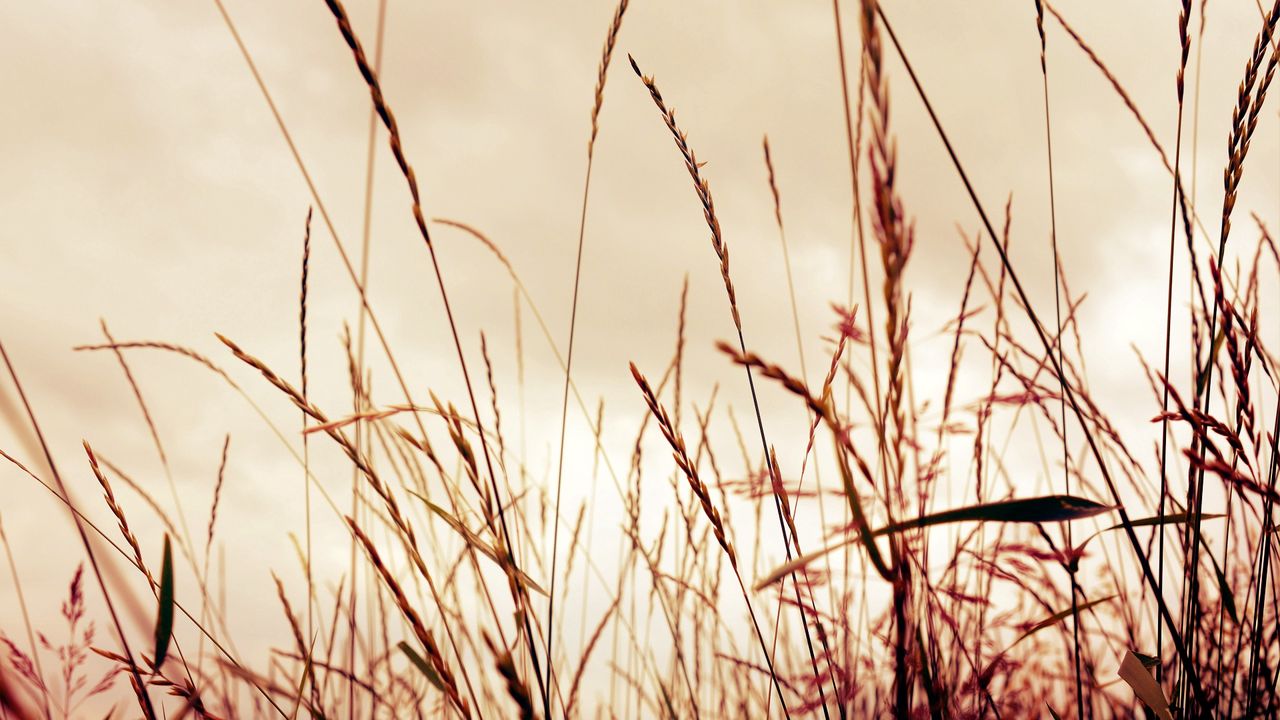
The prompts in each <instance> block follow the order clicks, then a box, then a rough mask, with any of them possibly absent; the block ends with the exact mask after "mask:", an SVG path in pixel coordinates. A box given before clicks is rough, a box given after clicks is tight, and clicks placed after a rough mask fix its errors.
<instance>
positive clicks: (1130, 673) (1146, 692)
mask: <svg viewBox="0 0 1280 720" xmlns="http://www.w3.org/2000/svg"><path fill="white" fill-rule="evenodd" d="M1116 674H1118V675H1119V676H1120V679H1122V680H1124V681H1125V682H1126V683H1128V684H1129V687H1131V688H1133V692H1134V694H1136V695H1137V696H1138V699H1139V700H1141V701H1142V702H1143V703H1144V704H1145V705H1146V706H1147V707H1149V708H1151V710H1152V711H1153V712H1154V713H1155V714H1156V717H1159V718H1163V719H1164V720H1173V714H1172V713H1171V712H1169V700H1168V698H1166V697H1165V696H1164V691H1163V690H1161V689H1160V684H1159V683H1157V682H1156V679H1155V678H1153V677H1151V671H1150V670H1148V669H1147V666H1146V665H1144V664H1143V663H1142V661H1141V660H1139V659H1138V657H1137V656H1136V655H1134V654H1133V653H1131V652H1128V651H1125V654H1124V660H1122V661H1121V662H1120V669H1119V670H1118V671H1116Z"/></svg>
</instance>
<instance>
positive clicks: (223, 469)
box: [204, 433, 231, 566]
mask: <svg viewBox="0 0 1280 720" xmlns="http://www.w3.org/2000/svg"><path fill="white" fill-rule="evenodd" d="M230 449H231V433H227V436H226V439H224V440H223V441H222V459H221V460H220V461H218V479H217V480H216V481H215V482H214V484H213V502H211V503H210V504H209V527H208V529H207V531H206V533H205V543H204V545H205V565H206V566H207V565H208V563H209V547H210V546H212V545H213V530H214V524H215V523H216V522H217V521H218V506H219V505H220V504H221V502H222V483H223V481H224V480H226V475H227V451H228V450H230Z"/></svg>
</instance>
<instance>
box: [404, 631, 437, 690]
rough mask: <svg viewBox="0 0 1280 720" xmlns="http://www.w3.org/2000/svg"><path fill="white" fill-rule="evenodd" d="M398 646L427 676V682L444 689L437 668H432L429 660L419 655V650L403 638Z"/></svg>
mask: <svg viewBox="0 0 1280 720" xmlns="http://www.w3.org/2000/svg"><path fill="white" fill-rule="evenodd" d="M396 647H398V648H400V652H402V653H404V654H405V657H407V658H409V662H411V663H413V666H414V667H416V668H418V670H419V672H421V673H422V674H423V675H424V676H425V677H426V678H427V682H429V683H431V684H432V685H434V686H435V688H436V689H437V690H440V691H441V692H443V691H444V685H443V684H441V682H440V676H439V675H437V674H436V671H435V670H432V669H431V666H430V665H428V664H427V661H426V660H423V659H422V656H421V655H419V654H418V652H417V651H416V650H414V649H413V648H412V647H411V646H410V645H409V643H407V642H405V641H403V640H401V641H400V643H399V644H398V645H396Z"/></svg>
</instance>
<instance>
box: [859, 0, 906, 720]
mask: <svg viewBox="0 0 1280 720" xmlns="http://www.w3.org/2000/svg"><path fill="white" fill-rule="evenodd" d="M861 6H862V52H863V59H864V62H863V72H864V74H865V76H866V85H867V88H868V91H869V94H870V96H871V188H872V198H873V200H874V210H875V214H874V216H873V218H872V219H873V223H872V227H873V228H874V230H875V234H876V239H877V240H878V241H879V244H880V259H881V265H882V267H883V271H884V280H883V285H884V289H883V299H884V307H885V320H884V327H885V336H886V341H887V345H888V367H887V373H886V381H887V384H886V388H885V398H884V410H883V412H882V414H881V419H880V427H879V445H880V452H881V454H882V455H883V456H885V457H886V458H887V460H888V467H887V468H886V472H885V473H884V494H885V508H886V510H887V512H888V513H889V518H890V520H891V521H892V519H893V517H894V514H895V512H899V511H905V506H906V498H907V495H906V493H905V492H902V490H901V489H902V487H903V479H904V478H905V477H906V472H907V471H906V453H905V441H906V436H907V433H908V428H907V423H906V410H905V408H904V407H903V405H904V403H903V394H904V390H905V388H904V378H903V363H904V360H905V357H906V348H907V332H908V327H909V316H910V304H909V301H908V300H907V299H906V298H905V296H904V292H903V287H902V286H903V272H904V271H905V270H906V265H907V260H908V259H909V258H910V256H911V246H912V244H913V237H914V228H913V226H912V224H911V223H910V222H909V221H907V220H906V219H905V218H904V213H903V208H902V201H901V199H900V198H899V197H898V194H897V189H896V180H897V146H896V144H895V141H894V140H893V138H892V137H891V136H890V128H889V83H888V78H887V77H886V76H885V73H884V67H883V56H882V50H881V44H880V32H879V29H878V27H877V25H876V9H877V7H878V2H877V1H876V0H861ZM889 418H892V420H893V429H894V434H893V436H892V440H891V438H890V437H889ZM894 473H896V476H897V477H896V478H892V479H891V477H890V476H891V475H892V474H894ZM892 480H896V483H894V482H892ZM893 485H896V486H897V487H898V488H899V492H898V497H897V501H896V502H895V498H894V496H893V494H892V492H891V488H892V486H893ZM889 553H890V556H891V557H892V558H893V563H894V568H895V569H896V570H897V573H896V574H895V577H894V582H893V606H894V664H893V665H894V673H895V679H894V708H895V712H896V713H897V714H898V715H899V716H902V715H905V714H907V713H908V712H909V708H908V706H909V703H910V700H909V696H910V693H911V687H912V685H913V679H912V677H911V673H910V668H909V667H908V658H909V656H910V654H911V653H910V648H909V647H908V644H909V642H910V638H911V637H912V636H913V635H914V633H913V631H912V630H911V628H910V627H909V623H910V621H911V618H909V617H908V614H907V612H906V608H907V606H908V605H909V604H911V602H912V600H911V595H912V587H911V585H912V582H911V566H910V564H909V563H907V562H903V561H902V559H901V557H900V556H901V554H902V548H901V543H900V542H899V540H898V538H890V542H889Z"/></svg>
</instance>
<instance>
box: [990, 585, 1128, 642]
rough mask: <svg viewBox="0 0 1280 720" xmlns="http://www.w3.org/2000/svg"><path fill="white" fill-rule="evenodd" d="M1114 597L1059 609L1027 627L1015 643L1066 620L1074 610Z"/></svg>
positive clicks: (1093, 605)
mask: <svg viewBox="0 0 1280 720" xmlns="http://www.w3.org/2000/svg"><path fill="white" fill-rule="evenodd" d="M1114 597H1115V595H1108V596H1106V597H1104V598H1098V599H1097V600H1090V601H1089V602H1087V603H1085V604H1083V605H1080V606H1079V607H1077V608H1067V609H1066V610H1059V611H1058V612H1056V613H1054V614H1052V615H1050V616H1049V617H1047V618H1045V619H1043V620H1041V621H1040V622H1038V623H1036V624H1035V625H1032V626H1031V627H1029V628H1027V631H1026V632H1024V633H1022V635H1020V636H1018V639H1017V640H1014V641H1013V645H1017V644H1018V643H1020V642H1022V641H1023V640H1026V639H1027V638H1028V637H1030V636H1031V635H1034V634H1035V633H1038V632H1040V631H1041V630H1043V629H1045V628H1047V627H1052V626H1054V625H1057V624H1058V623H1060V622H1062V621H1063V620H1065V619H1067V618H1069V617H1071V614H1072V612H1073V611H1074V612H1084V611H1085V610H1088V609H1089V608H1092V607H1096V606H1098V605H1101V604H1102V603H1104V602H1107V601H1108V600H1111V599H1112V598H1114ZM1013 645H1010V646H1009V647H1013Z"/></svg>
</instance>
